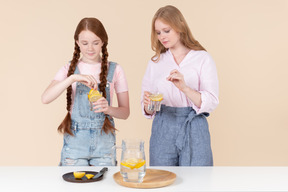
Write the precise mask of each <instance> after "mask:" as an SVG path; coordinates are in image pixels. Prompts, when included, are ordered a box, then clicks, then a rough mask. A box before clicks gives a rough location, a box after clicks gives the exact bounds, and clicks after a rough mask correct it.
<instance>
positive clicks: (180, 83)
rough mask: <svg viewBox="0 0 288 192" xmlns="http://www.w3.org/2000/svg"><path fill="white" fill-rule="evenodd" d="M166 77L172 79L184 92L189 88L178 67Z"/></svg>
mask: <svg viewBox="0 0 288 192" xmlns="http://www.w3.org/2000/svg"><path fill="white" fill-rule="evenodd" d="M166 79H167V80H168V81H171V82H172V83H173V84H174V85H175V86H176V87H177V88H178V89H179V90H180V91H182V92H183V91H184V89H185V88H187V85H186V83H185V81H184V76H183V75H182V73H180V72H179V71H178V70H177V69H174V70H172V71H171V72H170V75H169V76H168V77H167V78H166Z"/></svg>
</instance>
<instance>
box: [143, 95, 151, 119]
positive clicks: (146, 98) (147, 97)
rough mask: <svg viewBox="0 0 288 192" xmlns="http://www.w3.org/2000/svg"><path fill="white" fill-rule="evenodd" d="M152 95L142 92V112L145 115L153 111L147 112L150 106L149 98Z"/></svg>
mask: <svg viewBox="0 0 288 192" xmlns="http://www.w3.org/2000/svg"><path fill="white" fill-rule="evenodd" d="M151 94H152V93H150V92H148V91H144V96H143V103H144V110H145V112H146V113H147V114H150V115H151V114H153V111H149V110H148V105H149V104H150V98H149V96H150V95H151Z"/></svg>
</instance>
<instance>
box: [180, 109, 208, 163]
mask: <svg viewBox="0 0 288 192" xmlns="http://www.w3.org/2000/svg"><path fill="white" fill-rule="evenodd" d="M200 115H204V116H209V114H208V113H201V114H198V115H197V114H196V113H195V111H194V110H193V111H191V112H190V113H189V114H188V117H187V118H186V119H185V121H184V124H183V125H182V127H181V128H180V130H179V133H178V135H177V138H176V147H177V148H178V150H179V153H181V154H182V155H185V156H186V157H185V158H183V159H186V160H185V162H182V166H191V163H192V155H193V153H192V152H193V150H192V145H191V144H192V140H191V134H190V133H191V131H192V130H193V129H195V128H197V125H198V123H197V122H196V121H195V117H197V116H200Z"/></svg>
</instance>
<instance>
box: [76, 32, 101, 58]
mask: <svg viewBox="0 0 288 192" xmlns="http://www.w3.org/2000/svg"><path fill="white" fill-rule="evenodd" d="M76 42H77V44H78V45H79V47H80V51H81V53H82V60H83V61H84V62H86V63H95V62H96V63H98V62H100V61H101V58H100V52H101V49H102V46H103V42H102V40H101V39H100V38H99V37H98V36H97V35H95V34H94V33H93V32H91V31H88V30H85V31H81V33H80V34H79V36H78V41H76Z"/></svg>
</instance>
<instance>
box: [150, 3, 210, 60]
mask: <svg viewBox="0 0 288 192" xmlns="http://www.w3.org/2000/svg"><path fill="white" fill-rule="evenodd" d="M157 19H160V20H161V21H162V22H163V23H165V24H168V25H170V26H171V27H172V28H173V29H174V30H175V31H176V32H178V33H180V41H181V43H182V44H183V45H184V46H186V47H188V48H189V49H192V50H205V48H204V47H202V45H201V44H200V43H199V42H198V41H197V40H196V39H195V38H194V37H193V35H192V33H191V31H190V29H189V26H188V24H187V23H186V21H185V18H184V17H183V15H182V13H181V12H180V11H179V9H177V8H176V7H174V6H172V5H167V6H165V7H161V8H160V9H158V11H157V12H156V13H155V15H154V17H153V19H152V31H151V47H152V50H153V51H155V55H154V56H153V57H152V58H151V59H152V61H154V62H158V61H159V59H160V54H161V53H164V52H166V51H167V49H166V48H165V47H164V46H163V45H162V44H161V42H160V41H159V40H158V37H157V33H156V31H155V21H156V20H157ZM205 51H206V50H205Z"/></svg>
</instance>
